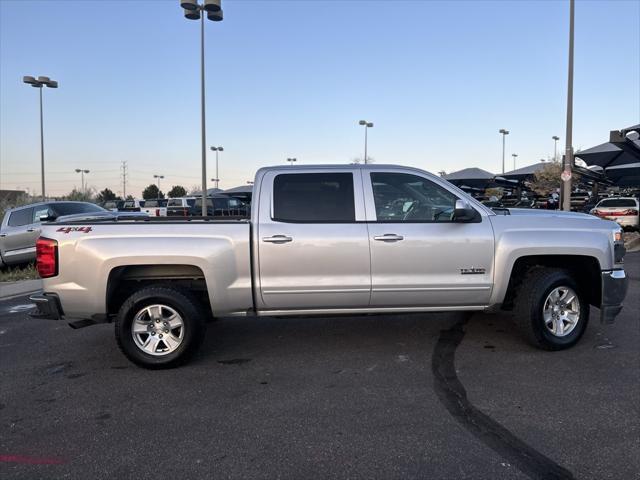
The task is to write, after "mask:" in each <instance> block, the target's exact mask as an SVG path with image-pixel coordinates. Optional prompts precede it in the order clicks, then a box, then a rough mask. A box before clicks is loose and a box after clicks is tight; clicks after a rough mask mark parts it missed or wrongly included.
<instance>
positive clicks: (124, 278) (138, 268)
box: [105, 264, 211, 317]
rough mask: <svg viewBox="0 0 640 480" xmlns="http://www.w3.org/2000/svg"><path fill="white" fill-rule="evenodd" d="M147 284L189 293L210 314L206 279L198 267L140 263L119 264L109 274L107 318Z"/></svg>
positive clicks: (114, 313) (106, 300)
mask: <svg viewBox="0 0 640 480" xmlns="http://www.w3.org/2000/svg"><path fill="white" fill-rule="evenodd" d="M150 285H171V286H178V287H181V288H183V289H185V290H189V291H190V292H192V293H194V294H195V295H196V296H197V297H198V299H199V300H200V302H201V303H202V307H203V308H205V309H206V311H207V312H209V313H210V314H211V301H210V298H209V291H208V287H207V280H206V278H205V275H204V272H203V271H202V269H201V268H200V267H198V266H196V265H189V264H166V265H165V264H140V265H121V266H118V267H114V268H112V269H111V270H110V271H109V275H108V279H107V288H106V298H105V305H106V308H107V315H108V316H109V317H111V316H114V315H116V314H117V313H118V310H119V309H120V307H121V306H122V304H123V303H124V302H125V301H126V299H127V298H128V297H130V296H131V294H133V293H134V292H135V291H137V290H140V289H141V288H144V287H148V286H150Z"/></svg>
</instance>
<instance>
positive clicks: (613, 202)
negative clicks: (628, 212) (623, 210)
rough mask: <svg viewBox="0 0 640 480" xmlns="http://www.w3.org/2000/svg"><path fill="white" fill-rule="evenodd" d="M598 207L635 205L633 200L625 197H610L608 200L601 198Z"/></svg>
mask: <svg viewBox="0 0 640 480" xmlns="http://www.w3.org/2000/svg"><path fill="white" fill-rule="evenodd" d="M598 206H599V207H635V206H636V202H635V201H634V200H631V199H630V198H629V199H626V198H610V199H608V200H602V202H600V205H598Z"/></svg>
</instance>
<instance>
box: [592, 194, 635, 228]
mask: <svg viewBox="0 0 640 480" xmlns="http://www.w3.org/2000/svg"><path fill="white" fill-rule="evenodd" d="M638 212H640V205H639V202H638V199H636V198H633V197H614V198H605V199H604V200H600V202H598V204H597V205H596V206H595V207H594V208H593V209H592V210H591V212H590V213H591V214H593V215H596V216H598V217H600V218H603V219H605V220H613V221H614V222H617V223H618V225H620V226H621V227H623V228H629V229H631V228H635V229H637V228H638V227H639V226H640V216H638Z"/></svg>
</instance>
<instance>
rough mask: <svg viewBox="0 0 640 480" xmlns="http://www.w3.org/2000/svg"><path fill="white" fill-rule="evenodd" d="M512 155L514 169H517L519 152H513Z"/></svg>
mask: <svg viewBox="0 0 640 480" xmlns="http://www.w3.org/2000/svg"><path fill="white" fill-rule="evenodd" d="M511 156H512V157H513V169H514V170H515V169H516V158H517V157H518V154H517V153H512V154H511Z"/></svg>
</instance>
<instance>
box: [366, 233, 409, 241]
mask: <svg viewBox="0 0 640 480" xmlns="http://www.w3.org/2000/svg"><path fill="white" fill-rule="evenodd" d="M373 239H374V240H377V241H379V242H399V241H400V240H404V237H403V236H402V235H396V234H395V233H385V234H384V235H378V236H376V237H373Z"/></svg>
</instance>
